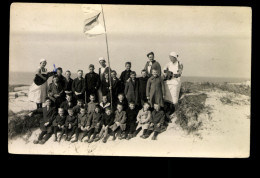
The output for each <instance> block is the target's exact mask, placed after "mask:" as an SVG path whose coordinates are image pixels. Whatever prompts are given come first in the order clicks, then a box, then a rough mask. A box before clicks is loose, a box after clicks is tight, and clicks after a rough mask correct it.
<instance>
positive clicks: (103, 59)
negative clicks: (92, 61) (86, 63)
mask: <svg viewBox="0 0 260 178" xmlns="http://www.w3.org/2000/svg"><path fill="white" fill-rule="evenodd" d="M98 61H106V59H105V58H104V57H100V58H98Z"/></svg>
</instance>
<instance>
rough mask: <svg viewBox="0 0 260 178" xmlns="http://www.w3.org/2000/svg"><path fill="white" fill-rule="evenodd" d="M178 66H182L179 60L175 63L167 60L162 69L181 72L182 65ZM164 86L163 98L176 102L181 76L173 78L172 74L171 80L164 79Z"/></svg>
mask: <svg viewBox="0 0 260 178" xmlns="http://www.w3.org/2000/svg"><path fill="white" fill-rule="evenodd" d="M180 66H182V64H181V62H180V61H176V62H175V63H172V62H169V63H168V64H166V66H165V67H164V69H163V71H164V70H167V69H168V70H169V71H171V72H172V73H173V74H181V73H182V67H180ZM178 70H179V71H178ZM164 86H165V98H164V100H165V101H167V102H170V103H172V104H177V103H178V99H179V94H180V89H181V78H180V77H178V78H174V76H173V77H172V79H171V80H166V81H164Z"/></svg>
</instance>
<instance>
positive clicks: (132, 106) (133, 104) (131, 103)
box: [129, 101, 135, 109]
mask: <svg viewBox="0 0 260 178" xmlns="http://www.w3.org/2000/svg"><path fill="white" fill-rule="evenodd" d="M129 108H130V109H134V108H135V103H134V102H132V101H130V102H129Z"/></svg>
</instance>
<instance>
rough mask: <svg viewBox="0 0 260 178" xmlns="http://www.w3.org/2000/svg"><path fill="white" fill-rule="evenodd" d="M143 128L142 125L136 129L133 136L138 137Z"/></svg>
mask: <svg viewBox="0 0 260 178" xmlns="http://www.w3.org/2000/svg"><path fill="white" fill-rule="evenodd" d="M141 130H142V127H139V128H138V129H137V130H135V131H134V134H133V137H136V135H137V134H138V133H139V132H140V131H141Z"/></svg>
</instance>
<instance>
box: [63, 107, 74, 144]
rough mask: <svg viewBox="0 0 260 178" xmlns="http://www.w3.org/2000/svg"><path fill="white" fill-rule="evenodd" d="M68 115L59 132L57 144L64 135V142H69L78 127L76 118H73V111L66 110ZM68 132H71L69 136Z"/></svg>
mask: <svg viewBox="0 0 260 178" xmlns="http://www.w3.org/2000/svg"><path fill="white" fill-rule="evenodd" d="M68 113H69V115H67V117H66V121H65V125H64V127H63V129H62V132H61V135H60V138H59V142H60V140H61V138H62V136H63V134H64V133H65V134H66V138H65V140H66V141H70V140H71V138H72V136H73V134H74V133H75V131H76V129H77V126H78V119H77V116H75V114H74V112H73V109H71V108H70V109H68ZM69 131H71V133H70V135H69Z"/></svg>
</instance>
